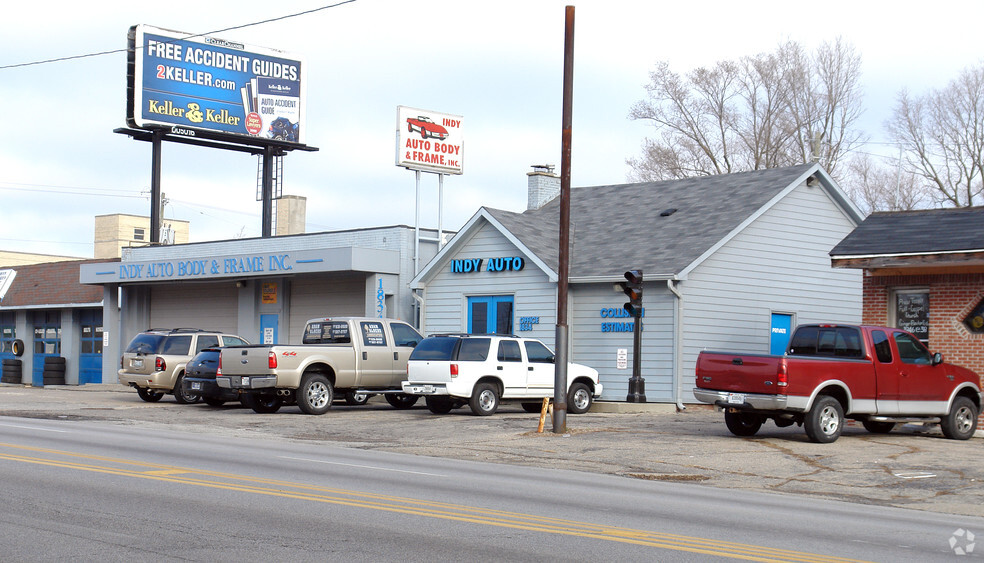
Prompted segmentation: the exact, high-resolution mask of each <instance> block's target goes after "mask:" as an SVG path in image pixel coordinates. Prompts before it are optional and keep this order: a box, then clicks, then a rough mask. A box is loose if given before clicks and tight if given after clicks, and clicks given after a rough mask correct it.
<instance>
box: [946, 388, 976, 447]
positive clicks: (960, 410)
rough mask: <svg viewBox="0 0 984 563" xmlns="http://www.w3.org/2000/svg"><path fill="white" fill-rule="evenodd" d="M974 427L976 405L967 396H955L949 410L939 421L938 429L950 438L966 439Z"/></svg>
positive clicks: (972, 432)
mask: <svg viewBox="0 0 984 563" xmlns="http://www.w3.org/2000/svg"><path fill="white" fill-rule="evenodd" d="M976 429H977V406H976V405H974V402H973V401H971V400H970V399H968V398H967V397H957V398H956V399H954V400H953V406H951V407H950V412H949V413H947V415H946V416H944V417H943V420H941V421H940V430H942V431H943V435H944V436H946V437H947V438H949V439H951V440H967V439H969V438H970V437H971V436H973V435H974V431H975V430H976Z"/></svg>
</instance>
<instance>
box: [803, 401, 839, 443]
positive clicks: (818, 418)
mask: <svg viewBox="0 0 984 563" xmlns="http://www.w3.org/2000/svg"><path fill="white" fill-rule="evenodd" d="M803 426H804V427H805V429H806V435H807V437H809V438H810V440H811V441H813V442H817V443H820V444H829V443H830V442H833V441H834V440H836V439H837V438H838V437H839V436H840V435H841V430H842V429H843V426H844V407H842V406H841V404H840V401H838V400H837V399H835V398H833V397H831V396H830V395H821V396H820V397H817V400H816V401H815V402H814V403H813V408H811V409H810V412H808V413H806V420H805V421H804V424H803Z"/></svg>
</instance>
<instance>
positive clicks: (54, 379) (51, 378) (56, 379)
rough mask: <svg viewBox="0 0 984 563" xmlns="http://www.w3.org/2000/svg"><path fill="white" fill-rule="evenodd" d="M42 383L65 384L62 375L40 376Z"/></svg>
mask: <svg viewBox="0 0 984 563" xmlns="http://www.w3.org/2000/svg"><path fill="white" fill-rule="evenodd" d="M41 384H42V385H65V377H64V376H57V377H56V376H49V377H44V378H42V381H41Z"/></svg>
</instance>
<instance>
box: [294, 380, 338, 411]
mask: <svg viewBox="0 0 984 563" xmlns="http://www.w3.org/2000/svg"><path fill="white" fill-rule="evenodd" d="M334 394H335V393H334V390H333V389H332V388H331V382H330V381H328V378H327V377H325V376H324V375H322V374H320V373H309V374H308V375H305V376H304V377H303V378H302V379H301V386H300V387H298V388H297V406H298V407H300V408H301V411H302V412H304V413H305V414H325V413H326V412H328V409H330V408H331V399H332V395H334Z"/></svg>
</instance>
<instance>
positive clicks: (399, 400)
mask: <svg viewBox="0 0 984 563" xmlns="http://www.w3.org/2000/svg"><path fill="white" fill-rule="evenodd" d="M419 398H420V397H419V396H417V395H407V394H405V393H387V394H386V402H387V403H389V404H390V405H392V407H393V408H394V409H409V408H411V407H412V406H414V405H416V404H417V399H419Z"/></svg>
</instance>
